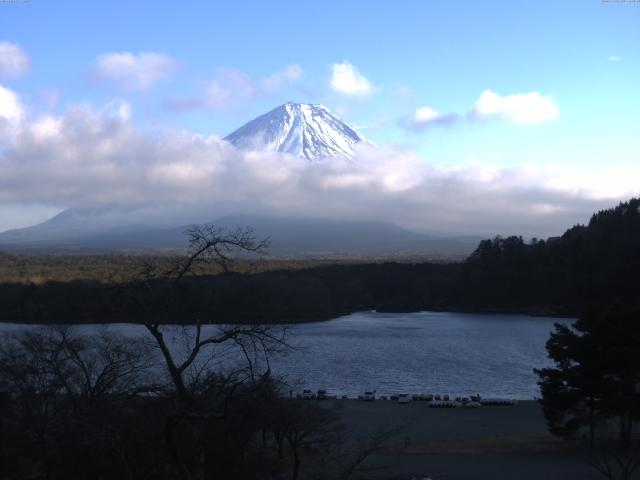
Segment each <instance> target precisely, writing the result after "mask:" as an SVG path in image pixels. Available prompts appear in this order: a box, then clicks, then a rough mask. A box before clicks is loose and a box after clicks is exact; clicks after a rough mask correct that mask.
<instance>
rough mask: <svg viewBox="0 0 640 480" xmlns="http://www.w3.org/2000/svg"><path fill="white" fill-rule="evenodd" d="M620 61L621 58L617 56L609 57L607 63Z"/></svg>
mask: <svg viewBox="0 0 640 480" xmlns="http://www.w3.org/2000/svg"><path fill="white" fill-rule="evenodd" d="M621 60H622V58H621V57H618V56H617V55H611V56H610V57H609V61H610V62H619V61H621Z"/></svg>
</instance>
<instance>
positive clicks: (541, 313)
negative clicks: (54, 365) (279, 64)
mask: <svg viewBox="0 0 640 480" xmlns="http://www.w3.org/2000/svg"><path fill="white" fill-rule="evenodd" d="M368 312H371V313H380V314H397V315H402V314H413V313H454V314H455V313H461V314H476V315H523V316H527V317H532V318H557V319H575V318H576V317H577V315H578V312H571V311H564V312H560V311H557V310H552V309H551V310H545V309H498V308H464V307H452V308H438V307H433V308H429V307H428V308H424V309H422V308H421V309H415V310H409V309H399V310H391V309H385V308H381V309H380V308H378V309H367V308H364V309H356V310H349V311H344V312H337V313H336V314H335V315H332V316H317V317H316V316H312V317H307V318H302V319H291V318H287V317H284V318H278V319H273V318H269V319H266V318H262V319H253V320H255V321H238V319H237V318H230V317H226V318H224V319H220V320H216V321H210V320H205V321H202V322H201V325H299V324H307V323H323V322H330V321H332V320H337V319H339V318H341V317H345V316H349V315H354V314H358V313H368ZM260 320H262V321H260ZM265 320H269V321H265ZM159 323H160V324H162V325H197V322H182V323H172V322H159ZM0 324H16V325H118V324H122V325H144V324H145V322H144V321H141V320H137V319H132V320H127V319H102V320H100V321H57V320H49V321H42V320H37V321H28V320H15V319H4V318H0Z"/></svg>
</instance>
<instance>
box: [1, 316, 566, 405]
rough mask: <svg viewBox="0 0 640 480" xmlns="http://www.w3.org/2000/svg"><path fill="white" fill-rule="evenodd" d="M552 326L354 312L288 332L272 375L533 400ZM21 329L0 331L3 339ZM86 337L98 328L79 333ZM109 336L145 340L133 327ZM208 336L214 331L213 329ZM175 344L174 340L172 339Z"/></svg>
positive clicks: (316, 384)
mask: <svg viewBox="0 0 640 480" xmlns="http://www.w3.org/2000/svg"><path fill="white" fill-rule="evenodd" d="M554 322H562V323H569V322H570V320H564V319H563V320H559V319H554V318H543V317H529V316H525V315H492V314H466V313H440V312H438V313H436V312H419V313H377V312H360V313H354V314H351V315H347V316H344V317H340V318H337V319H335V320H330V321H326V322H317V323H306V324H300V325H293V326H289V327H288V329H289V332H288V339H289V341H290V342H291V343H293V344H294V345H296V346H297V347H298V349H297V350H296V351H293V352H291V353H288V354H286V355H282V356H277V357H275V358H273V359H272V363H271V368H272V372H273V373H274V374H278V375H282V376H284V377H285V378H286V379H287V381H288V382H289V383H290V384H291V385H292V387H291V388H292V389H293V390H295V391H298V390H299V389H302V388H311V389H313V390H317V389H320V388H324V389H327V390H328V391H329V392H331V393H335V394H348V395H351V396H355V395H357V394H360V393H362V392H363V391H364V390H376V391H377V393H378V394H379V395H385V394H392V393H398V392H406V393H440V394H445V393H446V394H449V395H453V396H458V395H469V394H475V393H479V394H481V395H482V396H483V397H492V396H496V397H505V398H515V399H532V398H535V397H537V396H539V389H538V386H537V384H536V376H535V374H534V373H533V368H540V367H544V366H548V365H550V362H549V360H548V358H547V355H546V351H545V342H546V341H547V339H548V338H549V334H550V332H551V330H552V328H553V324H554ZM24 328H29V327H25V326H24V325H19V324H0V332H1V333H3V334H7V333H8V332H11V331H16V330H21V329H24ZM78 328H79V329H81V330H83V331H91V330H92V329H93V330H95V329H96V328H98V327H97V326H81V327H78ZM109 328H111V329H116V330H118V331H121V332H123V333H126V334H127V335H131V336H136V335H145V331H144V328H143V327H141V326H139V325H128V324H118V325H112V326H110V327H109ZM207 328H215V327H213V326H211V327H207ZM174 342H175V343H176V344H179V343H180V337H178V336H177V337H176V338H175V339H174Z"/></svg>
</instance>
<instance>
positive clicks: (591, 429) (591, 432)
mask: <svg viewBox="0 0 640 480" xmlns="http://www.w3.org/2000/svg"><path fill="white" fill-rule="evenodd" d="M595 423H596V416H595V411H594V407H593V396H591V397H589V446H590V447H591V448H593V447H594V446H595V436H596V425H595Z"/></svg>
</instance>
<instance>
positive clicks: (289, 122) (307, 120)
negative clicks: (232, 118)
mask: <svg viewBox="0 0 640 480" xmlns="http://www.w3.org/2000/svg"><path fill="white" fill-rule="evenodd" d="M225 140H227V141H228V142H230V143H232V144H233V145H235V146H236V147H238V148H246V149H254V150H272V151H277V152H284V153H289V154H292V155H298V156H300V157H306V158H308V159H310V160H314V159H318V158H323V157H347V158H351V157H353V156H354V153H355V152H354V146H355V145H356V144H358V143H363V142H364V143H366V144H369V145H371V142H369V141H368V140H367V139H365V138H364V137H363V136H362V135H360V134H359V133H358V132H357V131H356V130H355V129H354V128H352V127H350V126H349V125H347V124H346V123H344V122H343V121H342V120H340V119H339V118H338V117H337V116H336V115H334V114H333V113H331V112H330V111H329V109H328V108H327V107H325V106H324V105H322V104H309V103H293V102H288V103H285V104H283V105H280V106H279V107H276V108H274V109H273V110H271V111H270V112H267V113H265V114H264V115H260V116H259V117H257V118H255V119H253V120H251V121H250V122H249V123H247V124H245V125H243V126H242V127H240V128H239V129H237V130H236V131H235V132H233V133H231V134H230V135H228V136H227V137H225Z"/></svg>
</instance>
